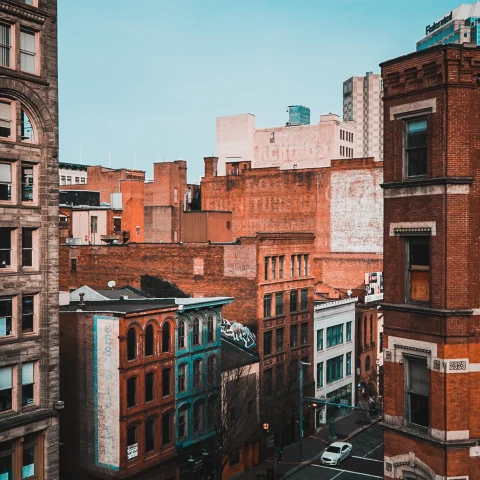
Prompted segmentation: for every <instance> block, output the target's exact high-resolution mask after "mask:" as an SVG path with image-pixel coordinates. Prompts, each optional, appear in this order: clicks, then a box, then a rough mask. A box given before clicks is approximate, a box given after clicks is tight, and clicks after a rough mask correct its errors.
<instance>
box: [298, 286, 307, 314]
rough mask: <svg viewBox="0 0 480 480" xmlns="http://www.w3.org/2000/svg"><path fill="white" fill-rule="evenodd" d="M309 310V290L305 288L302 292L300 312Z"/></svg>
mask: <svg viewBox="0 0 480 480" xmlns="http://www.w3.org/2000/svg"><path fill="white" fill-rule="evenodd" d="M307 309H308V290H307V289H306V288H303V289H302V290H301V292H300V310H307Z"/></svg>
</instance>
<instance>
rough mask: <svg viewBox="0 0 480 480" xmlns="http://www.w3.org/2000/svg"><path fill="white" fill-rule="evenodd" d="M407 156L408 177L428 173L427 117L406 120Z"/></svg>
mask: <svg viewBox="0 0 480 480" xmlns="http://www.w3.org/2000/svg"><path fill="white" fill-rule="evenodd" d="M405 133H406V141H405V157H406V162H407V165H406V170H407V172H406V173H407V177H418V176H424V175H426V174H427V119H426V118H420V119H418V118H417V119H414V120H408V121H407V122H406V132H405Z"/></svg>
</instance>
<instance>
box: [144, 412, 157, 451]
mask: <svg viewBox="0 0 480 480" xmlns="http://www.w3.org/2000/svg"><path fill="white" fill-rule="evenodd" d="M152 450H155V419H154V418H149V419H148V420H147V423H146V424H145V452H151V451H152Z"/></svg>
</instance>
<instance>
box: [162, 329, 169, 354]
mask: <svg viewBox="0 0 480 480" xmlns="http://www.w3.org/2000/svg"><path fill="white" fill-rule="evenodd" d="M169 351H170V322H165V323H164V324H163V329H162V353H167V352H169Z"/></svg>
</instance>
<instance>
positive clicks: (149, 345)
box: [145, 324, 153, 357]
mask: <svg viewBox="0 0 480 480" xmlns="http://www.w3.org/2000/svg"><path fill="white" fill-rule="evenodd" d="M152 355H153V325H152V324H150V325H147V328H146V329H145V356H146V357H150V356H152Z"/></svg>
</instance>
